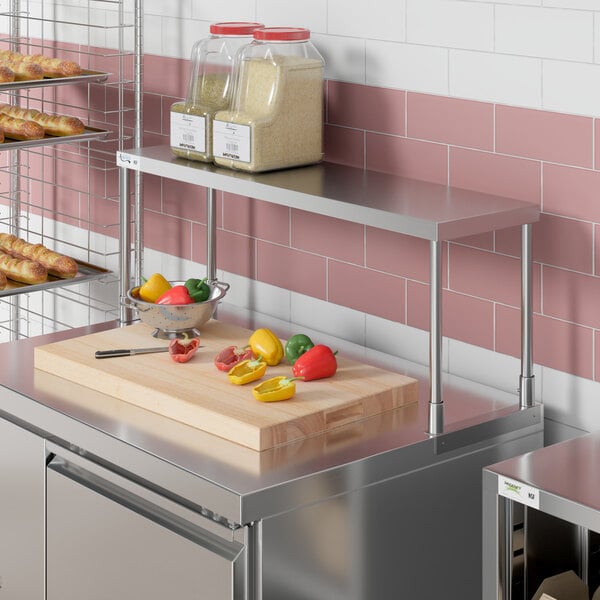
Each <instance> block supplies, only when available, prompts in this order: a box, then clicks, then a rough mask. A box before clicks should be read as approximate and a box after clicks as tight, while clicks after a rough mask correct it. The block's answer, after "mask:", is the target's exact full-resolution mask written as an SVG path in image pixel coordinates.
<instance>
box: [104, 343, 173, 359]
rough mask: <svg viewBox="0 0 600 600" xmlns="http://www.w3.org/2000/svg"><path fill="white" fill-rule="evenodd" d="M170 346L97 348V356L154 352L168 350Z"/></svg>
mask: <svg viewBox="0 0 600 600" xmlns="http://www.w3.org/2000/svg"><path fill="white" fill-rule="evenodd" d="M168 351H169V346H159V347H154V348H121V349H119V350H97V351H96V354H95V356H96V358H113V357H116V356H135V355H136V354H151V353H153V352H168Z"/></svg>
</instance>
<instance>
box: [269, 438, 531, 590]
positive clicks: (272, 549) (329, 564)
mask: <svg viewBox="0 0 600 600" xmlns="http://www.w3.org/2000/svg"><path fill="white" fill-rule="evenodd" d="M540 441H541V435H540V434H539V433H538V434H534V435H530V436H526V437H522V438H520V439H517V440H514V441H513V442H510V443H507V444H498V443H492V444H490V445H488V446H486V447H482V448H480V449H477V450H475V451H473V452H472V453H467V454H464V455H458V456H457V455H454V456H451V457H448V460H446V461H444V462H442V463H440V464H438V465H434V466H430V467H427V468H423V469H417V470H415V471H414V472H412V473H407V474H406V475H404V476H400V477H395V478H393V479H390V480H388V481H384V482H381V483H379V484H377V485H372V486H369V487H365V488H363V489H361V490H357V491H355V492H352V493H350V494H346V495H344V496H340V497H337V498H331V499H330V500H328V501H326V502H322V503H318V504H316V505H314V506H310V507H306V508H303V509H300V510H298V511H294V512H291V513H287V514H286V515H281V516H279V517H273V518H269V519H265V521H264V523H263V549H264V557H263V560H264V565H265V570H264V574H263V586H264V596H263V597H264V600H280V599H281V598H285V599H286V600H373V599H376V600H432V599H433V598H444V599H445V600H482V595H481V568H482V540H481V519H482V505H481V470H482V467H483V466H484V465H485V464H487V463H488V462H489V461H490V460H491V461H493V460H495V459H496V458H498V457H499V456H511V455H515V454H519V453H523V452H527V451H529V450H531V449H533V448H536V447H539V444H540ZM321 486H322V489H320V490H319V492H318V493H319V494H320V495H321V496H323V497H327V496H330V495H331V494H332V493H333V492H334V491H335V490H334V489H333V488H332V487H331V482H330V485H329V487H328V486H327V483H323V484H321ZM483 598H485V600H491V598H490V597H488V596H483Z"/></svg>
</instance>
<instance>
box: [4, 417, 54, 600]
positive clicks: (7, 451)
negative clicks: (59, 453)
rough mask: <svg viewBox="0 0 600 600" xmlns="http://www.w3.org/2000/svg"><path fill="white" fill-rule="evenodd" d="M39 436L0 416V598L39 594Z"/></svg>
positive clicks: (36, 598) (19, 599)
mask: <svg viewBox="0 0 600 600" xmlns="http://www.w3.org/2000/svg"><path fill="white" fill-rule="evenodd" d="M45 468H46V465H45V452H44V440H43V439H41V438H40V437H38V436H36V435H34V434H32V433H30V432H29V431H26V430H24V429H21V428H20V427H18V426H16V425H14V424H13V423H10V422H8V421H5V420H4V419H0V586H1V587H0V599H4V598H6V599H7V600H42V599H43V598H44V476H45Z"/></svg>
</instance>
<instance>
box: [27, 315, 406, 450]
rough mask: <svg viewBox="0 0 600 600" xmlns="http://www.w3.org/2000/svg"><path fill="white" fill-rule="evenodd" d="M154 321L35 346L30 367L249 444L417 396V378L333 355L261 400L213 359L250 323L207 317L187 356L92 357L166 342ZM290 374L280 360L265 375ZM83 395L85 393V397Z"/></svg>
mask: <svg viewBox="0 0 600 600" xmlns="http://www.w3.org/2000/svg"><path fill="white" fill-rule="evenodd" d="M152 331H153V329H152V328H150V327H148V326H147V325H144V324H142V323H138V324H135V325H129V326H126V327H120V328H117V329H111V330H108V331H102V332H99V333H93V334H91V335H86V336H82V337H78V338H73V339H69V340H64V341H61V342H56V343H53V344H46V345H44V346H38V347H36V349H35V367H36V368H37V369H41V370H42V371H47V372H49V373H52V374H54V375H57V376H59V377H62V378H64V379H68V380H70V381H74V382H76V383H78V384H81V385H83V386H86V387H89V388H92V389H94V390H97V391H100V392H103V393H105V394H108V395H110V396H114V397H116V398H118V399H120V400H123V401H125V402H129V403H132V404H135V405H137V406H140V407H142V408H144V409H147V410H150V411H153V412H155V413H159V414H161V415H163V416H165V417H168V418H170V419H175V420H177V421H181V422H183V423H186V424H188V425H191V426H192V427H196V428H197V429H201V430H203V431H207V432H209V433H212V434H214V435H218V436H220V437H223V438H226V439H228V440H230V441H233V442H236V443H238V444H242V445H244V446H247V447H249V448H252V449H253V450H266V449H268V448H273V447H274V446H278V445H280V444H285V443H287V442H290V441H293V440H298V439H301V438H305V437H307V436H310V435H314V434H317V433H321V432H323V431H329V430H331V429H334V428H336V427H340V426H342V425H346V424H348V423H352V422H355V421H359V420H361V419H365V418H367V417H370V416H372V415H375V414H379V413H382V412H384V411H387V410H391V409H394V408H398V407H400V406H404V405H406V404H411V403H413V402H416V401H417V381H416V380H414V379H412V378H410V377H406V376H404V375H400V374H398V373H393V372H391V371H386V370H383V369H379V368H377V367H373V366H371V365H365V364H362V363H360V362H356V361H353V360H350V359H347V358H345V357H344V356H341V355H338V356H337V359H338V371H337V373H336V374H335V375H334V376H333V377H331V378H328V379H321V380H316V381H306V382H305V381H300V380H299V381H297V382H296V390H297V391H296V395H295V396H294V398H292V399H291V400H286V401H284V402H270V403H263V402H258V401H257V400H255V399H254V397H253V396H252V390H251V386H252V385H256V384H248V385H245V386H236V385H233V384H231V383H229V381H228V379H227V375H226V373H223V372H221V371H219V370H217V368H216V367H215V366H214V364H213V359H214V357H215V355H216V354H217V353H218V352H219V351H220V350H222V349H223V348H225V347H226V346H230V345H237V346H245V345H246V344H247V342H248V338H249V337H250V334H251V333H252V331H250V330H247V329H243V328H241V327H238V326H235V325H229V324H226V323H222V322H220V321H216V320H211V321H209V322H208V323H207V324H206V325H204V326H203V327H202V335H201V340H200V343H201V348H200V349H199V351H198V352H197V353H196V355H195V356H194V357H193V358H192V360H191V361H189V362H187V363H183V364H180V363H176V362H174V361H173V360H172V359H171V358H170V356H169V354H168V353H159V354H145V355H137V356H127V357H119V358H106V359H96V358H95V357H94V353H95V352H96V350H110V349H117V348H146V347H152V346H157V347H158V346H164V345H166V344H167V343H168V342H166V341H165V340H157V339H155V338H153V337H152V336H151V333H152ZM277 375H290V376H291V366H290V365H289V364H288V363H287V362H286V361H285V359H284V360H283V361H282V363H281V364H279V365H278V366H276V367H269V368H268V369H267V374H266V375H265V378H267V377H275V376H277ZM82 402H85V398H84V397H82Z"/></svg>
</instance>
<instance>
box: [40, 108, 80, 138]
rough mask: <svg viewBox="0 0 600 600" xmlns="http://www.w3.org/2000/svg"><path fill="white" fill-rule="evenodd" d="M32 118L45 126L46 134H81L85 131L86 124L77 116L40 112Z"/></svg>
mask: <svg viewBox="0 0 600 600" xmlns="http://www.w3.org/2000/svg"><path fill="white" fill-rule="evenodd" d="M31 120H32V121H33V122H34V123H37V124H38V125H40V126H41V127H43V128H44V132H45V133H46V135H54V136H66V135H81V134H82V133H84V132H85V125H84V124H83V122H82V121H80V120H79V119H78V118H77V117H68V116H66V115H48V114H46V113H38V114H37V115H35V116H33V117H31Z"/></svg>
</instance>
